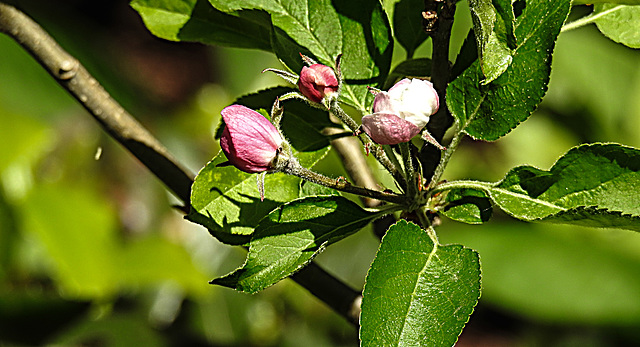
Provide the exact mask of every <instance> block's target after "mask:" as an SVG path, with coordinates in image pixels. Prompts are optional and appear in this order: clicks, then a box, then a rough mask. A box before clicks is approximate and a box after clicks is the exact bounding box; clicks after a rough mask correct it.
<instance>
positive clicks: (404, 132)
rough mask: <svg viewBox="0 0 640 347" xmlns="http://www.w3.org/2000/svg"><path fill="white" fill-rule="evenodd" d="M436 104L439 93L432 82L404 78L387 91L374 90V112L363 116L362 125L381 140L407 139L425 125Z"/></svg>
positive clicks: (373, 136)
mask: <svg viewBox="0 0 640 347" xmlns="http://www.w3.org/2000/svg"><path fill="white" fill-rule="evenodd" d="M438 107H439V100H438V93H437V92H436V90H435V89H434V88H433V84H431V82H429V81H423V80H420V79H411V80H410V79H408V78H405V79H403V80H401V81H399V82H398V83H396V84H395V85H394V86H393V87H391V89H389V91H388V92H385V91H381V92H379V93H377V94H376V97H375V99H374V101H373V112H374V113H373V114H372V115H370V116H365V117H363V118H362V125H363V129H364V131H365V132H366V133H367V134H369V136H370V137H371V139H373V141H375V142H377V143H380V144H397V143H400V142H407V141H409V140H411V138H412V137H413V136H415V135H417V134H418V133H419V132H420V130H421V129H422V128H424V126H425V125H427V123H428V122H429V118H430V117H431V115H432V114H434V113H436V111H438ZM381 115H384V116H381ZM390 115H393V116H395V118H393V117H390ZM365 123H367V124H366V125H365ZM400 127H404V128H402V129H400ZM416 129H417V130H416ZM409 135H411V136H409ZM407 137H408V138H407ZM380 141H383V142H380Z"/></svg>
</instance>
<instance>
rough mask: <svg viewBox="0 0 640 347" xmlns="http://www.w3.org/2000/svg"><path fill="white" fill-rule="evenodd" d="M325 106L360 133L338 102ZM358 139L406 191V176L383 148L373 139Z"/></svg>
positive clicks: (356, 124) (334, 101)
mask: <svg viewBox="0 0 640 347" xmlns="http://www.w3.org/2000/svg"><path fill="white" fill-rule="evenodd" d="M325 106H327V109H328V110H329V112H331V114H333V115H335V116H336V117H337V118H338V119H340V120H341V121H342V123H344V124H345V125H346V126H347V127H348V128H349V129H351V131H353V132H354V134H355V133H358V128H359V127H360V126H359V125H358V123H356V122H355V121H354V120H353V119H352V118H351V117H350V116H349V115H348V114H347V113H346V112H344V111H343V110H342V108H341V107H340V105H338V100H333V101H331V102H330V103H329V104H328V105H325ZM358 139H360V142H362V144H363V145H365V146H368V147H369V150H370V151H371V154H373V156H374V157H375V158H376V159H377V160H378V162H379V163H380V164H382V166H384V168H385V169H387V171H389V173H390V174H391V175H393V178H395V180H396V182H398V184H399V185H400V187H402V188H403V189H405V187H406V186H407V182H406V181H405V179H404V176H403V175H402V173H401V172H400V171H399V170H398V168H397V167H396V166H395V165H394V164H393V163H392V162H391V160H390V159H389V158H388V157H387V155H386V153H385V152H384V150H383V149H382V147H381V146H379V145H377V144H376V143H374V142H373V141H371V139H370V138H369V137H368V136H366V135H364V136H362V135H360V136H358Z"/></svg>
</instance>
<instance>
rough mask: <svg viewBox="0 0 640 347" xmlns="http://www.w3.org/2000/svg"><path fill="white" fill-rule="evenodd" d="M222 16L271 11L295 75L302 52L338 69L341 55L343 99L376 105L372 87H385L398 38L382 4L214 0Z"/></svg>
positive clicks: (279, 46) (276, 37) (277, 42)
mask: <svg viewBox="0 0 640 347" xmlns="http://www.w3.org/2000/svg"><path fill="white" fill-rule="evenodd" d="M209 1H210V2H211V4H213V5H214V7H216V8H217V9H219V10H221V11H225V12H228V11H236V10H240V9H257V10H263V11H266V12H268V13H269V14H270V15H271V21H272V23H273V26H274V30H273V36H272V42H273V48H274V51H275V53H276V55H277V56H278V58H280V59H281V60H282V61H283V62H284V63H285V64H286V65H287V66H288V67H289V68H290V69H291V70H292V71H294V72H299V71H300V70H301V69H302V66H303V63H302V60H301V59H300V53H304V54H307V55H311V56H313V57H315V58H316V59H318V60H319V61H320V62H321V63H323V64H325V65H328V66H331V67H334V68H335V61H336V58H337V57H338V55H339V54H342V71H343V74H344V79H345V80H344V82H345V84H344V85H343V88H342V93H341V100H343V101H345V102H347V103H349V104H352V105H353V106H355V107H356V108H358V109H360V110H361V111H363V112H364V111H366V108H367V105H368V103H369V102H370V101H371V100H372V97H371V94H370V93H369V92H368V90H367V86H378V87H380V86H381V85H382V83H383V82H384V80H385V78H386V75H387V73H388V72H389V67H390V64H391V53H392V50H393V39H392V37H391V29H390V28H389V23H388V20H387V17H386V14H385V13H384V11H383V9H382V6H381V5H380V3H379V2H377V1H376V2H371V1H367V0H352V1H333V2H330V1H318V0H303V1H299V0H242V1H238V0H235V1H222V0H209Z"/></svg>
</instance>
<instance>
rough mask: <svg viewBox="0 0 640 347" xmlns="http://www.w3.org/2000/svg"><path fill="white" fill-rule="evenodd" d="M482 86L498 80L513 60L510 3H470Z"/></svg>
mask: <svg viewBox="0 0 640 347" xmlns="http://www.w3.org/2000/svg"><path fill="white" fill-rule="evenodd" d="M469 8H470V10H471V14H472V18H473V23H474V33H475V34H476V41H477V43H478V48H479V50H478V53H479V57H480V66H481V69H482V72H483V73H484V76H485V79H484V80H483V81H482V83H483V84H487V83H490V82H491V81H493V80H495V79H496V78H498V77H500V75H502V74H503V73H504V72H505V71H506V70H507V68H508V67H509V65H510V64H511V62H512V60H513V49H514V48H515V37H514V32H513V30H514V29H513V27H514V22H515V17H514V14H513V7H512V5H511V0H493V1H492V0H470V1H469Z"/></svg>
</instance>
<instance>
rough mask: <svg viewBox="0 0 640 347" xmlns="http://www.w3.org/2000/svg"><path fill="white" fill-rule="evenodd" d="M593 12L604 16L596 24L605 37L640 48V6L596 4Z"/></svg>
mask: <svg viewBox="0 0 640 347" xmlns="http://www.w3.org/2000/svg"><path fill="white" fill-rule="evenodd" d="M593 12H594V15H599V14H602V16H599V17H598V19H596V21H595V23H596V25H597V26H598V29H600V32H602V33H603V34H604V35H605V36H607V37H608V38H610V39H612V40H613V41H615V42H618V43H622V44H623V45H626V46H629V47H631V48H640V5H636V6H627V5H615V4H596V5H594V7H593ZM605 13H606V14H605Z"/></svg>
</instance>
